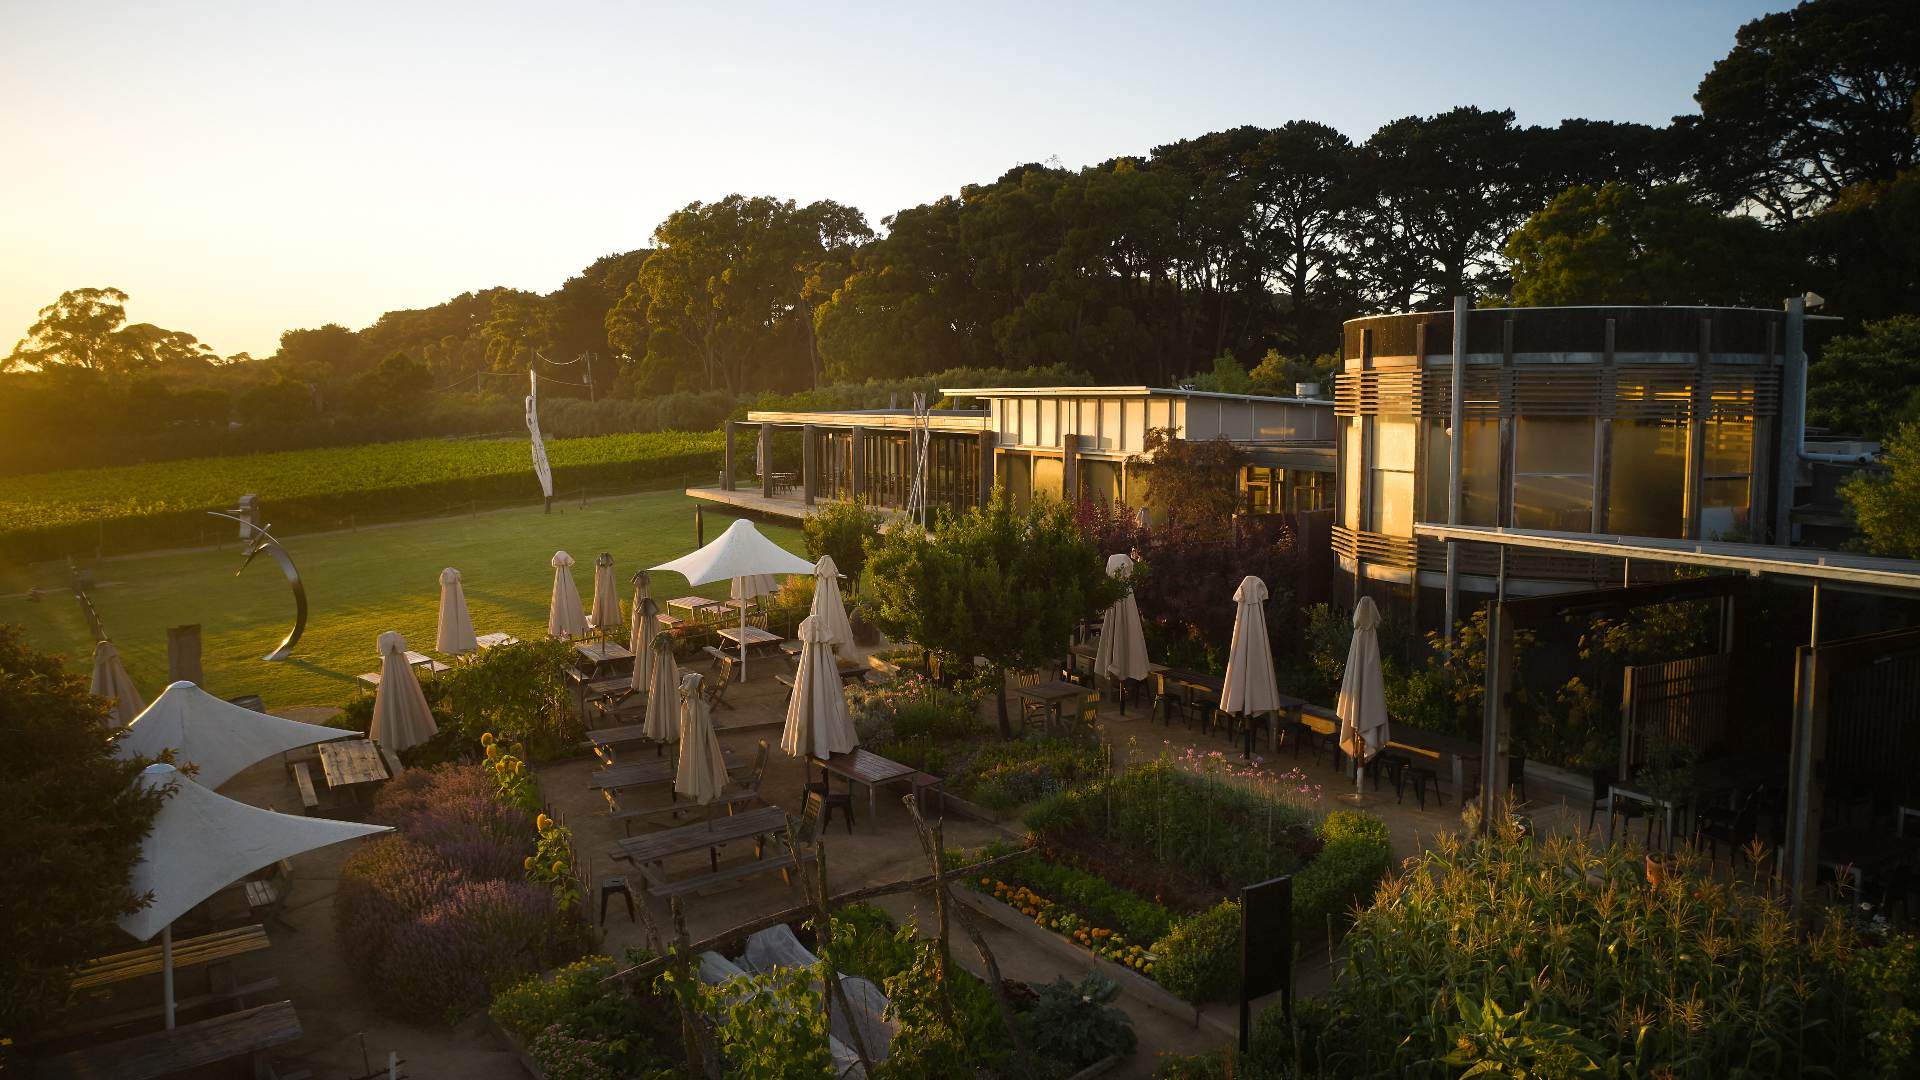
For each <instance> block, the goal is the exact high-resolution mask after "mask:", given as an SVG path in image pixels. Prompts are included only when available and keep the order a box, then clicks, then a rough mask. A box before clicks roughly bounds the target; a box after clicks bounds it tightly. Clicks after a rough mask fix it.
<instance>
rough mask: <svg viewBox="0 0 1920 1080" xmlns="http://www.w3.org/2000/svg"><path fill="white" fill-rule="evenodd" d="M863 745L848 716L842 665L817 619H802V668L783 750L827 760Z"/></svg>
mask: <svg viewBox="0 0 1920 1080" xmlns="http://www.w3.org/2000/svg"><path fill="white" fill-rule="evenodd" d="M858 745H860V736H859V735H857V734H855V732H854V730H853V720H852V719H850V718H849V717H848V716H847V694H846V691H845V690H843V689H841V687H840V665H839V663H838V662H837V661H835V660H834V658H833V642H832V641H831V640H829V639H828V637H827V629H826V627H825V626H824V625H823V624H822V623H821V622H820V619H819V617H818V616H813V615H810V616H808V617H807V618H805V619H802V620H800V665H799V668H798V669H797V670H796V671H795V672H794V676H793V693H792V694H791V695H790V696H788V698H787V726H786V728H785V729H783V730H782V731H781V732H780V749H782V750H785V751H786V752H787V753H789V754H792V755H793V756H794V757H797V758H803V759H804V758H808V757H815V758H820V759H822V760H824V759H825V758H826V757H827V756H828V755H831V754H844V753H847V752H848V751H850V750H852V749H853V748H854V747H856V746H858Z"/></svg>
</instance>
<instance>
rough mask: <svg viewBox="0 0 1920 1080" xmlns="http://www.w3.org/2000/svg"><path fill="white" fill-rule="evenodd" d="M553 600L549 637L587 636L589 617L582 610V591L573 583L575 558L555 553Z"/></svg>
mask: <svg viewBox="0 0 1920 1080" xmlns="http://www.w3.org/2000/svg"><path fill="white" fill-rule="evenodd" d="M552 564H553V600H552V601H551V602H550V603H549V604H548V605H547V636H548V637H557V638H576V637H586V636H587V616H586V614H585V613H584V612H582V611H581V610H580V590H579V588H578V587H577V586H575V585H574V583H573V556H571V555H569V554H567V553H566V552H564V551H556V552H554V553H553V559H552Z"/></svg>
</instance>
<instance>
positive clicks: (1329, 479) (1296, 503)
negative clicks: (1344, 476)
mask: <svg viewBox="0 0 1920 1080" xmlns="http://www.w3.org/2000/svg"><path fill="white" fill-rule="evenodd" d="M1332 505H1333V474H1332V473H1323V472H1308V471H1307V470H1305V469H1290V470H1288V472H1287V509H1289V510H1325V509H1326V508H1327V507H1329V506H1332Z"/></svg>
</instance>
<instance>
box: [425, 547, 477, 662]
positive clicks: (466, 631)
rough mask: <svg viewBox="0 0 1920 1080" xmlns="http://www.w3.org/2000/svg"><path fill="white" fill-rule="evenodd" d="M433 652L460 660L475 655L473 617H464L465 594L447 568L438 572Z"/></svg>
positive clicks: (458, 576)
mask: <svg viewBox="0 0 1920 1080" xmlns="http://www.w3.org/2000/svg"><path fill="white" fill-rule="evenodd" d="M433 649H434V651H435V652H438V653H442V654H445V655H447V656H460V655H463V654H465V653H470V652H479V651H480V643H479V642H478V641H477V640H475V639H474V634H473V616H472V615H470V614H468V613H467V592H466V590H465V589H464V588H462V587H461V585H460V571H458V570H455V569H454V568H453V567H451V566H449V567H447V568H446V569H445V570H442V571H440V625H439V627H438V628H437V629H436V630H435V632H434V635H433Z"/></svg>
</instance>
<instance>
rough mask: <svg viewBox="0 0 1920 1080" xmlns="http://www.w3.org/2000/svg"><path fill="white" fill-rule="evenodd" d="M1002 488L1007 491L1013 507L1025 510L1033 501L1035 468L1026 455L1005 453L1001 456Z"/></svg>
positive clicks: (1000, 479) (1000, 477)
mask: <svg viewBox="0 0 1920 1080" xmlns="http://www.w3.org/2000/svg"><path fill="white" fill-rule="evenodd" d="M999 464H1000V476H999V481H1000V486H1001V487H1004V488H1006V489H1007V495H1008V497H1009V498H1011V499H1012V500H1013V505H1014V506H1016V507H1018V508H1020V509H1022V510H1024V509H1026V508H1027V504H1028V503H1030V502H1032V501H1033V466H1032V465H1031V464H1030V463H1029V462H1028V460H1027V455H1025V454H1009V453H1003V454H1001V455H1000V456H999Z"/></svg>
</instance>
